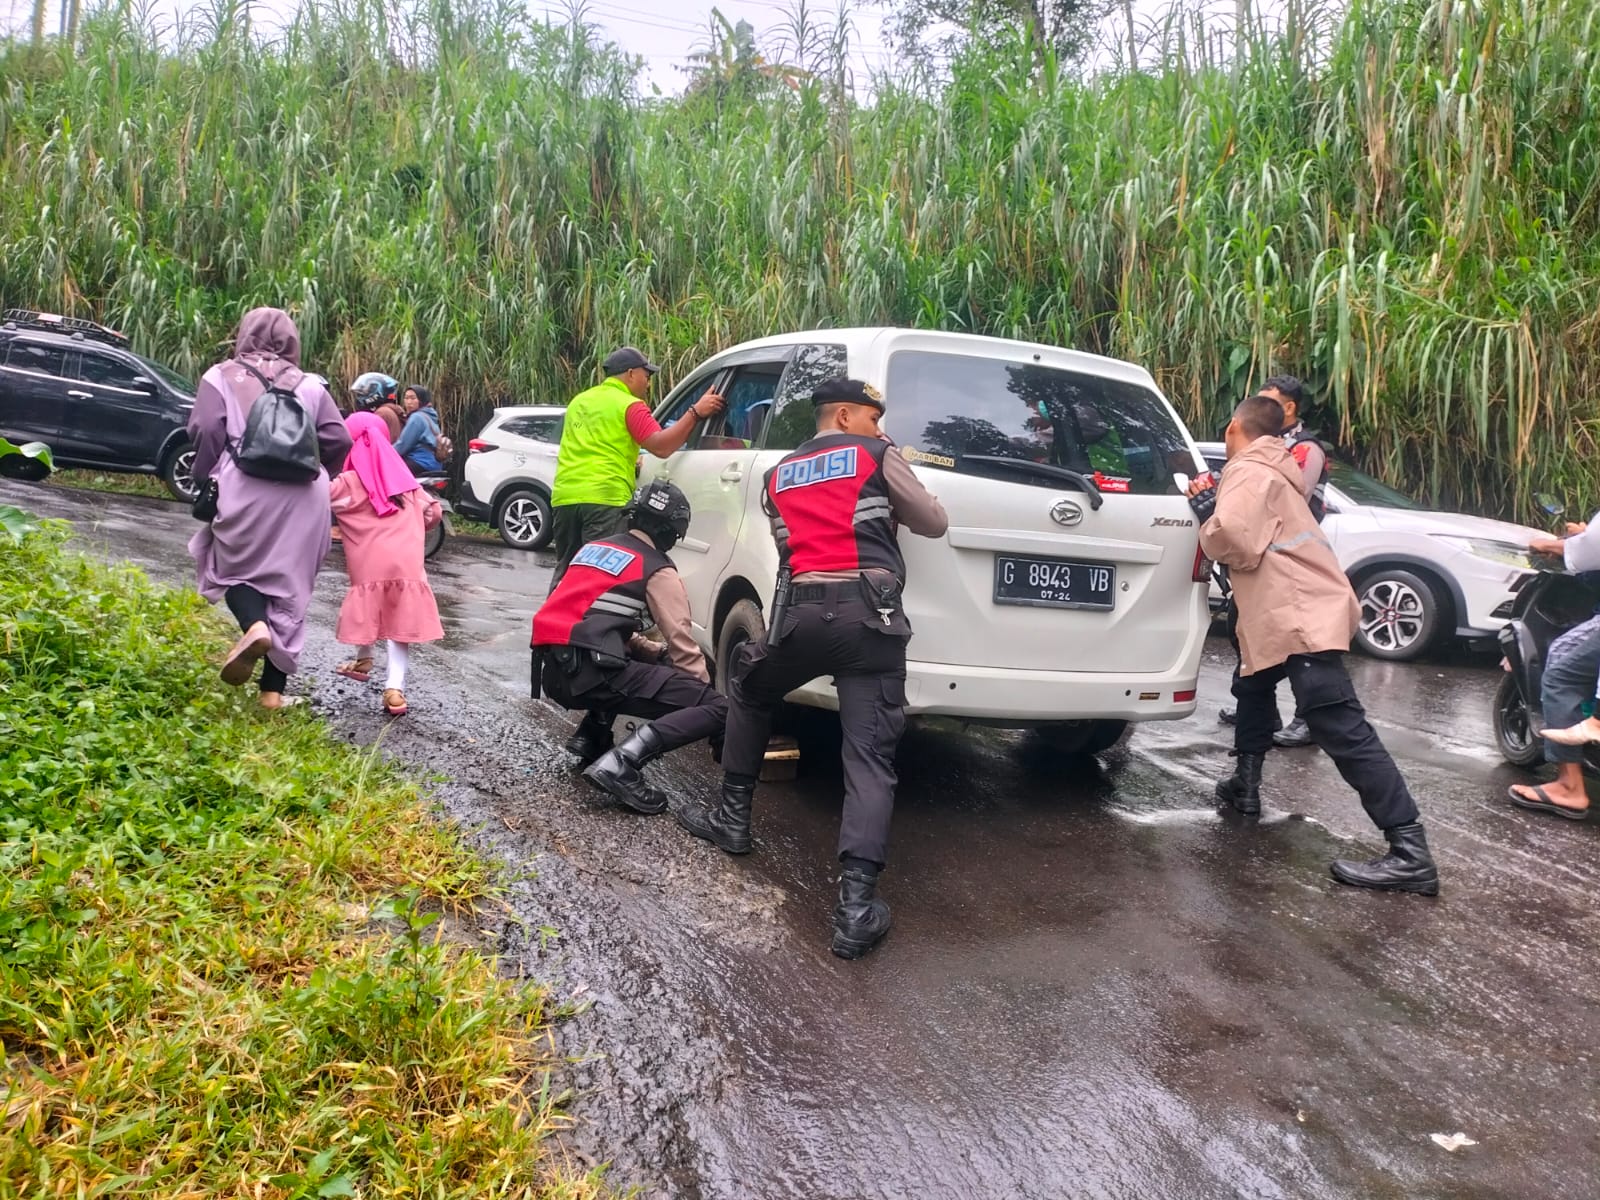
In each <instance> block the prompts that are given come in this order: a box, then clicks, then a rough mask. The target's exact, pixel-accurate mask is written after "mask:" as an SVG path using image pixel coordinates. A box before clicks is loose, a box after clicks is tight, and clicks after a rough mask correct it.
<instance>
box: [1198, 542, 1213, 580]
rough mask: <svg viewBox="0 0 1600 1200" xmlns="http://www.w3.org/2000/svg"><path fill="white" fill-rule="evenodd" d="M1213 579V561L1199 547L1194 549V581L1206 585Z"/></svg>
mask: <svg viewBox="0 0 1600 1200" xmlns="http://www.w3.org/2000/svg"><path fill="white" fill-rule="evenodd" d="M1210 578H1211V560H1210V559H1209V558H1207V557H1206V552H1205V551H1204V550H1202V549H1200V547H1199V546H1196V547H1195V548H1194V581H1195V582H1196V583H1205V582H1207V581H1208V580H1209V579H1210Z"/></svg>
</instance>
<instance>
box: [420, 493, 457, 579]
mask: <svg viewBox="0 0 1600 1200" xmlns="http://www.w3.org/2000/svg"><path fill="white" fill-rule="evenodd" d="M417 482H418V483H420V484H421V485H422V486H423V488H424V489H425V490H426V491H428V492H429V493H430V494H432V495H433V496H435V497H436V498H437V499H438V501H439V507H440V508H442V509H444V513H443V514H442V515H441V516H440V518H439V523H438V524H437V525H435V526H434V527H433V528H432V529H430V530H428V533H427V537H426V539H425V540H424V541H423V543H422V557H423V558H424V559H429V558H432V557H433V556H434V555H435V554H437V553H439V551H440V550H442V549H444V544H445V542H446V541H447V540H448V539H449V537H450V534H451V533H452V530H451V528H450V516H451V514H452V513H454V512H455V511H456V510H455V507H454V506H453V505H452V504H451V503H450V501H448V500H446V499H445V495H444V493H445V489H446V488H448V487H449V486H450V476H448V475H444V474H439V475H419V476H417Z"/></svg>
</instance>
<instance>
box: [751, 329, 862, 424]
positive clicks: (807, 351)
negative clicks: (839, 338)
mask: <svg viewBox="0 0 1600 1200" xmlns="http://www.w3.org/2000/svg"><path fill="white" fill-rule="evenodd" d="M849 373H850V355H849V352H848V351H847V350H846V349H845V348H844V347H843V346H840V345H835V344H833V343H818V344H815V345H810V346H801V347H800V349H799V350H797V351H796V352H795V356H794V357H793V358H792V359H790V360H789V369H788V370H787V371H785V372H784V374H783V380H782V382H781V383H780V384H779V385H778V392H777V395H776V396H775V397H774V405H773V408H774V411H773V413H772V419H771V421H770V422H768V424H767V433H766V440H765V443H764V444H763V446H762V448H763V449H765V450H795V449H798V448H799V447H800V446H801V445H803V444H804V443H806V442H808V441H810V440H811V438H812V437H813V436H814V435H815V434H816V432H817V419H816V410H815V409H814V408H813V407H812V406H811V393H812V392H814V391H816V390H817V385H818V384H819V383H823V382H825V381H826V380H829V379H833V378H836V377H838V376H841V375H848V374H849Z"/></svg>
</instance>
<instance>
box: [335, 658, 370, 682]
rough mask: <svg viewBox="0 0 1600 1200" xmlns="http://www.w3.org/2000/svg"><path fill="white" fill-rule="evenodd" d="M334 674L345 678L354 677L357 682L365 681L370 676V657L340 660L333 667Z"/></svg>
mask: <svg viewBox="0 0 1600 1200" xmlns="http://www.w3.org/2000/svg"><path fill="white" fill-rule="evenodd" d="M333 673H334V674H335V675H343V676H344V677H345V678H346V679H354V680H355V681H356V682H357V683H365V682H366V681H367V680H369V679H371V678H372V660H371V659H370V658H352V659H351V660H350V661H349V662H342V663H340V664H339V665H338V666H337V667H335V668H334V669H333Z"/></svg>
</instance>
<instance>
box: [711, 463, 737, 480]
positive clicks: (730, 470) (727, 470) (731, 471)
mask: <svg viewBox="0 0 1600 1200" xmlns="http://www.w3.org/2000/svg"><path fill="white" fill-rule="evenodd" d="M717 478H718V479H720V480H722V482H723V483H738V482H739V480H741V479H743V478H744V468H743V467H741V466H740V465H739V464H738V463H733V464H731V465H729V466H726V467H723V468H722V474H721V475H718V476H717Z"/></svg>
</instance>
